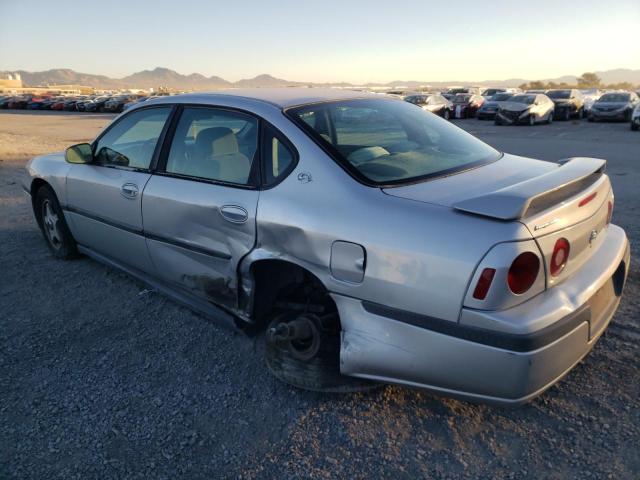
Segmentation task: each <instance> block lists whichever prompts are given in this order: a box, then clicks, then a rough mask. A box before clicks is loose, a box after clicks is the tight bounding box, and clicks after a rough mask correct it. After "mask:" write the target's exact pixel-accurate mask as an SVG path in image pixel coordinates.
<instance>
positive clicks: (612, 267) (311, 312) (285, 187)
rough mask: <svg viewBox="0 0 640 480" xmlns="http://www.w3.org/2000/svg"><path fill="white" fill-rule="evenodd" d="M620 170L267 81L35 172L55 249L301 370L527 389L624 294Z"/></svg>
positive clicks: (601, 327)
mask: <svg viewBox="0 0 640 480" xmlns="http://www.w3.org/2000/svg"><path fill="white" fill-rule="evenodd" d="M549 102H550V103H552V102H551V101H549ZM349 110H362V111H364V112H366V113H361V114H357V113H356V114H353V115H350V118H360V117H367V116H372V117H374V118H376V119H377V121H376V123H357V122H344V121H343V120H341V118H342V113H341V112H345V111H349ZM372 111H373V112H375V114H373V115H371V114H370V112H372ZM168 123H171V125H173V127H172V128H170V129H166V128H165V127H166V125H168ZM160 142H161V143H162V145H159V143H160ZM65 160H66V163H65ZM258 163H259V165H258ZM604 168H605V161H604V160H598V159H593V158H573V159H567V160H565V161H564V162H561V163H560V164H557V163H553V162H544V161H539V160H533V159H528V158H523V157H519V156H513V155H509V154H503V153H500V152H498V151H496V150H495V149H493V148H492V147H490V146H489V145H486V144H484V143H483V142H481V141H480V140H478V139H476V138H475V137H473V136H472V135H470V134H468V133H466V132H464V131H463V130H462V129H459V128H458V127H456V126H454V125H452V124H451V123H450V122H446V121H444V120H443V119H440V118H437V117H436V116H435V115H430V114H428V113H427V112H425V111H423V110H422V109H419V108H415V106H412V105H409V104H408V103H407V102H402V101H398V100H394V99H389V98H385V97H384V96H380V95H375V94H369V95H367V94H363V93H361V92H347V91H335V90H332V89H326V90H322V89H313V90H311V89H300V88H285V89H262V90H261V89H254V90H235V91H234V90H231V91H228V92H224V93H222V94H216V93H212V94H189V95H182V96H174V97H165V98H162V99H156V100H151V101H147V102H145V103H143V104H140V105H139V106H136V107H133V108H131V109H129V110H127V112H125V113H124V114H123V115H121V116H119V117H118V118H117V119H116V120H115V121H114V122H113V123H111V125H109V126H108V127H107V128H106V129H105V130H104V131H103V132H102V133H101V134H100V135H99V136H98V137H97V138H96V139H95V140H94V142H93V143H92V144H91V145H90V144H79V145H75V146H72V147H70V148H68V149H67V151H66V153H58V154H51V155H45V156H41V157H37V158H35V159H33V160H31V161H30V162H29V163H28V165H27V172H28V175H27V176H25V179H24V181H25V185H24V188H25V190H26V191H27V192H29V193H30V194H31V196H32V200H33V201H32V204H33V207H34V214H35V217H36V220H37V223H38V225H39V226H40V228H41V230H42V232H43V235H44V238H45V241H46V243H47V245H48V247H49V249H50V251H51V252H52V254H53V255H54V256H55V257H57V258H60V259H68V258H72V257H73V256H74V255H75V254H76V253H78V252H80V253H84V254H86V255H88V256H90V257H93V258H95V259H97V260H99V261H101V262H104V263H106V264H108V265H111V266H114V267H117V268H122V269H123V270H125V271H127V272H129V273H130V274H132V275H135V276H137V277H138V278H140V279H142V280H143V281H146V282H149V283H150V284H152V285H153V286H154V288H155V289H156V290H158V291H161V292H164V293H165V294H167V295H169V296H171V297H173V298H175V299H177V300H178V301H180V302H182V303H185V304H187V305H189V306H190V307H191V308H193V309H195V310H198V311H200V312H202V313H204V314H206V315H208V316H210V317H211V318H215V319H216V320H218V321H220V322H225V323H227V324H228V325H231V326H233V327H236V328H240V329H241V330H243V331H245V332H247V333H248V334H252V335H254V334H256V333H258V332H261V331H264V332H265V335H264V336H263V337H262V338H263V339H264V340H263V341H264V342H265V343H266V346H265V355H266V363H267V366H268V368H269V369H270V371H271V372H272V373H273V374H274V375H275V376H276V377H278V378H279V379H281V380H284V381H286V382H288V383H290V384H292V385H295V386H298V387H301V388H310V389H315V390H332V391H335V390H346V389H348V388H353V386H354V384H353V383H352V382H357V383H356V385H358V386H359V385H362V383H360V382H364V381H365V380H358V379H357V378H358V377H362V378H366V379H369V380H377V381H382V382H395V383H400V384H406V385H411V386H412V387H422V388H425V389H429V390H432V391H435V392H439V393H446V394H449V395H456V396H460V397H463V398H467V399H472V400H474V401H481V402H491V403H497V404H505V405H517V404H521V403H523V402H526V401H528V400H530V399H532V398H533V397H535V396H537V395H539V394H540V393H541V392H543V391H544V390H546V389H547V388H549V387H550V386H551V385H552V384H554V383H555V382H556V381H558V380H559V379H560V378H561V377H563V376H564V375H565V374H566V373H567V372H568V371H569V370H570V369H571V368H572V367H574V366H575V365H576V364H577V363H578V362H579V361H580V360H581V359H582V358H583V357H584V356H585V355H586V354H587V353H588V352H589V350H591V348H592V347H593V346H594V344H595V343H596V342H597V340H598V338H599V337H600V336H601V335H602V333H603V332H604V331H605V329H606V328H607V326H608V324H609V322H610V320H611V317H612V316H613V314H614V313H615V310H616V307H617V305H618V303H619V301H620V297H621V295H622V290H623V286H624V283H625V279H626V276H627V272H628V270H629V258H630V254H629V242H628V241H627V238H626V235H625V232H624V231H623V230H622V229H621V228H620V227H618V226H616V225H613V224H612V223H611V222H610V220H611V214H612V211H613V201H614V199H613V194H612V189H611V183H610V181H609V178H608V176H607V175H606V174H605V173H604ZM106 172H109V173H108V174H107V173H106ZM259 172H260V174H258V173H259ZM329 187H330V188H329ZM258 200H259V206H258ZM327 212H331V215H327ZM381 225H382V226H384V228H381ZM585 232H587V233H585ZM588 232H591V233H588ZM587 238H588V241H587ZM132 315H133V314H132Z"/></svg>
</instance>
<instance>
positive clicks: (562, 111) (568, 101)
mask: <svg viewBox="0 0 640 480" xmlns="http://www.w3.org/2000/svg"><path fill="white" fill-rule="evenodd" d="M546 95H547V97H549V98H550V99H551V101H552V102H553V103H555V108H554V116H555V118H557V119H559V120H570V119H571V118H582V117H583V116H584V98H583V96H582V92H580V90H577V89H575V88H571V89H557V90H547V93H546Z"/></svg>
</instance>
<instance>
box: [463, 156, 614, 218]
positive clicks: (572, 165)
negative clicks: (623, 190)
mask: <svg viewBox="0 0 640 480" xmlns="http://www.w3.org/2000/svg"><path fill="white" fill-rule="evenodd" d="M558 163H559V165H558V168H556V169H554V170H551V171H549V172H547V173H545V174H543V175H540V176H539V177H534V178H531V179H529V180H525V181H523V182H520V183H516V184H514V185H510V186H508V187H505V188H501V189H500V190H496V191H494V192H491V193H487V194H483V195H480V196H478V197H473V198H468V199H466V200H462V201H461V202H458V203H456V204H454V205H453V208H455V209H456V210H460V211H463V212H467V213H475V214H477V215H483V216H486V217H492V218H498V219H500V220H518V219H521V218H525V217H528V216H531V215H534V214H536V213H538V212H541V211H543V210H546V209H547V208H549V207H551V206H553V205H555V204H557V203H559V202H561V201H562V200H564V199H566V198H568V197H571V196H573V195H575V194H577V193H578V192H580V191H582V190H584V189H585V188H587V187H588V186H589V185H591V184H593V183H594V182H595V181H596V180H597V179H598V178H600V176H601V175H602V174H603V173H604V169H605V165H606V164H607V161H606V160H600V159H598V158H587V157H574V158H567V159H564V160H560V161H559V162H558Z"/></svg>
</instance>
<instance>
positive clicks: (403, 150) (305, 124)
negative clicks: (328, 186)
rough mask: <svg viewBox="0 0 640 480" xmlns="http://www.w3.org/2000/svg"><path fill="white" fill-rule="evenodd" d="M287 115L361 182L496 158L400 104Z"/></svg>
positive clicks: (395, 179)
mask: <svg viewBox="0 0 640 480" xmlns="http://www.w3.org/2000/svg"><path fill="white" fill-rule="evenodd" d="M287 114H288V115H289V116H290V117H291V118H292V119H293V120H294V121H295V122H296V123H297V124H298V125H300V126H301V127H302V128H303V130H305V131H306V132H307V133H308V134H309V135H310V136H311V137H312V138H314V139H315V140H316V141H317V142H318V143H319V144H321V145H322V146H323V147H325V148H326V150H327V151H328V152H329V153H330V154H331V155H332V156H333V157H334V158H335V159H336V160H337V161H338V162H339V163H340V164H342V165H343V166H344V167H345V168H346V169H347V170H348V171H349V172H351V173H352V174H353V175H354V176H355V177H357V178H359V179H360V180H361V181H364V182H365V183H373V184H376V185H392V184H404V183H410V182H413V181H417V180H421V179H425V178H429V177H433V176H440V175H447V174H450V173H454V172H456V171H460V170H463V169H467V168H471V167H473V166H477V165H481V164H484V163H488V162H491V161H494V160H497V159H498V158H500V153H499V152H498V151H496V150H494V149H493V148H491V147H490V146H489V145H487V144H485V143H483V142H481V141H480V140H478V139H477V138H475V137H473V136H472V135H470V134H468V133H466V132H465V131H464V130H462V129H460V128H458V127H456V126H454V125H452V124H451V123H449V122H447V121H446V120H443V119H441V118H439V117H437V116H435V115H432V114H430V113H428V112H425V111H424V110H422V109H419V108H416V107H414V106H413V105H411V104H409V103H407V102H403V101H394V100H390V99H360V100H348V101H339V102H327V103H319V104H313V105H304V106H301V107H296V108H292V109H289V110H287Z"/></svg>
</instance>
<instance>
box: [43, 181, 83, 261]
mask: <svg viewBox="0 0 640 480" xmlns="http://www.w3.org/2000/svg"><path fill="white" fill-rule="evenodd" d="M33 208H34V214H35V217H36V220H37V222H38V226H39V227H40V230H41V231H42V235H43V236H44V239H45V242H46V243H47V247H49V250H51V253H52V254H53V256H54V257H56V258H60V259H62V260H70V259H72V258H76V257H77V256H78V246H77V244H76V241H75V240H74V239H73V236H72V235H71V232H70V231H69V226H68V225H67V222H66V221H65V219H64V214H63V212H62V209H61V208H60V204H59V203H58V199H57V198H56V194H55V193H54V192H53V190H52V189H51V187H49V186H42V187H40V188H39V189H38V191H37V192H36V195H35V200H34V203H33Z"/></svg>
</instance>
